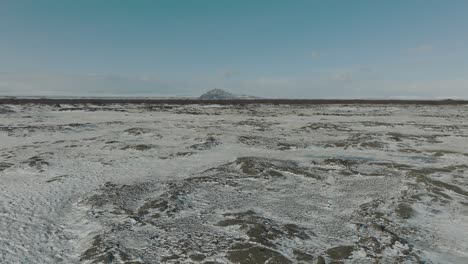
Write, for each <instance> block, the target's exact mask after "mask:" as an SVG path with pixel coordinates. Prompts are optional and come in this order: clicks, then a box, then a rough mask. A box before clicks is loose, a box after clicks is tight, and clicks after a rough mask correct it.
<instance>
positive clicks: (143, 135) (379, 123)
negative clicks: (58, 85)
mask: <svg viewBox="0 0 468 264" xmlns="http://www.w3.org/2000/svg"><path fill="white" fill-rule="evenodd" d="M379 261H380V262H379ZM0 263H128V264H130V263H468V107H467V106H455V105H452V106H423V105H414V106H410V105H407V106H403V105H294V106H290V105H279V106H273V105H247V106H220V105H204V106H201V105H187V106H180V105H179V106H178V105H165V106H161V105H159V106H158V105H153V106H149V105H107V106H93V105H87V106H86V105H73V106H72V105H62V106H45V105H23V106H13V105H0Z"/></svg>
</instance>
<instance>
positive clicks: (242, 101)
mask: <svg viewBox="0 0 468 264" xmlns="http://www.w3.org/2000/svg"><path fill="white" fill-rule="evenodd" d="M0 104H12V105H24V104H45V105H58V104H93V105H108V104H173V105H188V104H200V105H210V104H220V105H246V104H271V105H280V104H286V105H287V104H292V105H301V104H303V105H308V104H310V105H321V104H323V105H325V104H383V105H387V104H403V105H467V104H468V101H467V100H385V99H379V100H368V99H232V100H231V99H228V100H200V99H125V98H113V99H103V98H99V99H97V98H86V99H85V98H79V99H52V98H34V99H30V98H29V99H26V98H3V99H0Z"/></svg>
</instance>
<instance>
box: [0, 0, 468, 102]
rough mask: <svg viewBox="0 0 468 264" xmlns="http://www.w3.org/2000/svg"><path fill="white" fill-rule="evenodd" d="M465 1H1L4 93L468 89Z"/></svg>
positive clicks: (396, 94) (425, 92)
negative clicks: (216, 89)
mask: <svg viewBox="0 0 468 264" xmlns="http://www.w3.org/2000/svg"><path fill="white" fill-rule="evenodd" d="M467 11H468V2H466V1H459V0H452V1H444V2H443V1H422V0H412V1H364V0H359V1H352V2H343V1H326V2H325V1H294V2H285V1H224V0H221V1H200V2H197V1H144V0H141V1H131V2H130V1H128V2H126V1H122V2H117V1H115V2H110V1H109V2H104V1H91V0H84V1H71V0H63V1H57V0H44V1H40V2H39V1H30V0H29V1H27V0H15V1H13V0H6V1H2V2H1V3H0V30H1V32H2V36H3V38H2V41H0V96H49V97H50V96H52V97H67V96H78V97H168V96H183V97H197V96H199V95H201V94H202V93H204V92H206V91H208V90H211V89H215V88H218V89H223V90H226V91H228V92H231V93H235V94H247V95H252V96H258V97H264V98H311V99H314V98H318V99H323V98H340V99H341V98H342V99H348V98H365V99H367V98H369V99H381V98H385V99H387V98H388V99H447V98H450V99H468V49H467V48H468V34H466V33H467V32H466V31H467V29H466V25H467V24H468V17H466V12H467Z"/></svg>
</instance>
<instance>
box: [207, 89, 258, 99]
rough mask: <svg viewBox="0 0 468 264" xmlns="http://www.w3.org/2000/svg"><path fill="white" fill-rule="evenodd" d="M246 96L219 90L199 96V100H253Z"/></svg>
mask: <svg viewBox="0 0 468 264" xmlns="http://www.w3.org/2000/svg"><path fill="white" fill-rule="evenodd" d="M255 98H256V97H253V96H248V95H235V94H232V93H229V92H226V91H224V90H221V89H213V90H210V91H208V92H206V93H204V94H202V95H201V96H200V99H201V100H230V99H255Z"/></svg>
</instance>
